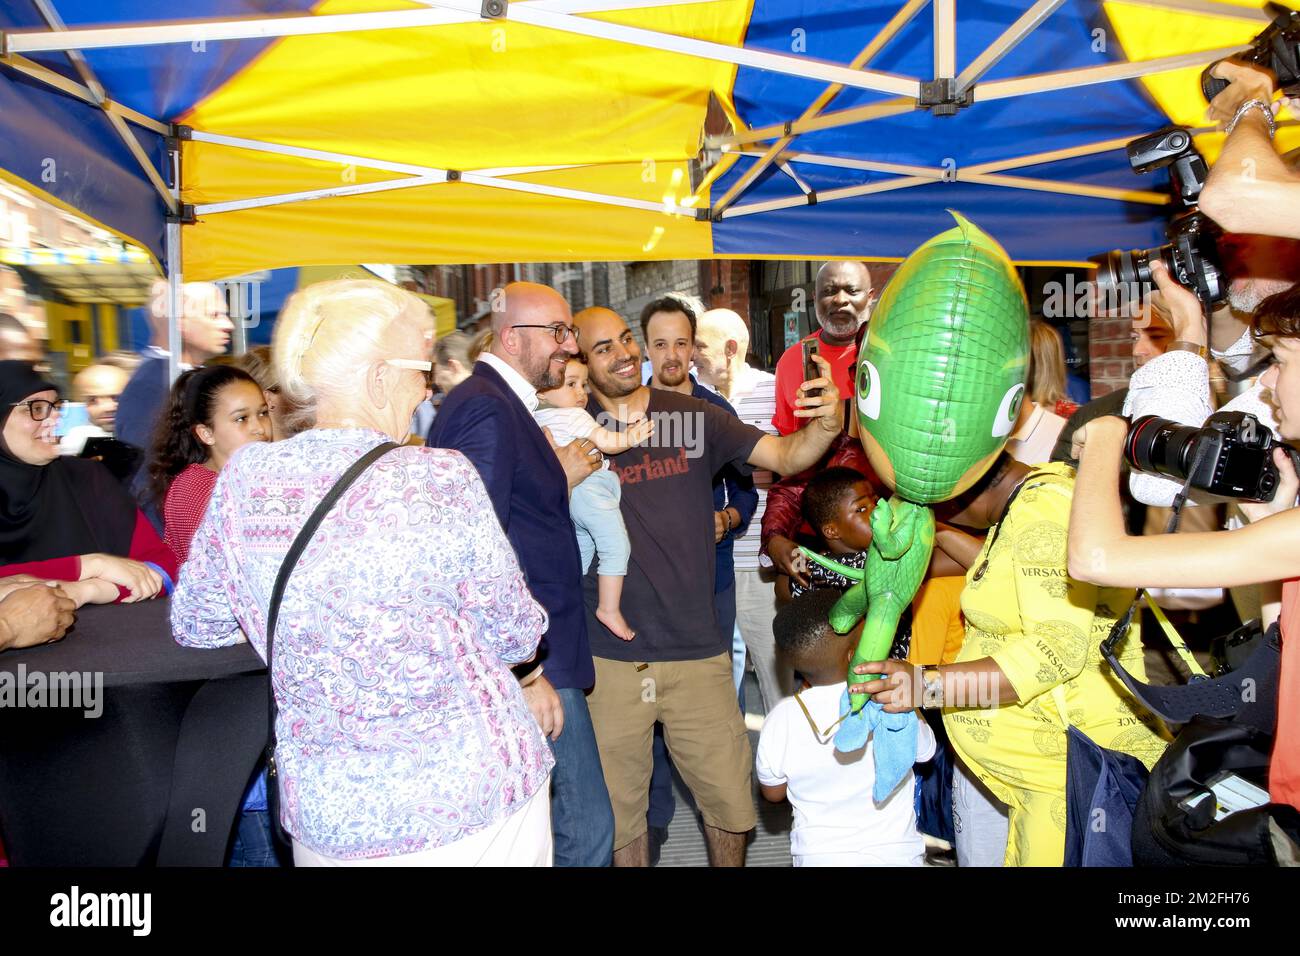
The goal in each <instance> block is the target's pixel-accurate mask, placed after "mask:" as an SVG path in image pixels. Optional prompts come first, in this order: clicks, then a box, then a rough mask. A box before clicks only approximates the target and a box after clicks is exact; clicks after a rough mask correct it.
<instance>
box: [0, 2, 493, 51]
mask: <svg viewBox="0 0 1300 956" xmlns="http://www.w3.org/2000/svg"><path fill="white" fill-rule="evenodd" d="M467 19H468V18H466V17H460V16H455V15H454V14H449V13H447V12H446V11H442V10H396V11H388V12H381V13H337V14H330V15H328V16H319V17H317V16H311V15H307V16H292V17H262V18H256V19H251V20H207V21H205V20H193V21H190V22H188V23H153V24H148V25H144V26H129V27H98V28H83V29H76V30H68V31H66V32H62V33H55V32H52V31H39V32H38V31H30V32H18V31H15V32H11V33H6V34H5V35H4V40H5V49H6V50H7V51H10V52H14V53H51V52H56V51H60V50H103V49H108V48H111V47H123V46H154V45H157V44H161V43H197V42H199V41H203V42H217V41H220V40H255V39H268V38H272V37H284V36H312V35H316V34H322V33H358V32H362V31H366V30H400V29H404V28H409V27H435V26H443V25H445V24H448V23H464V22H467ZM473 19H475V20H477V19H479V18H478V17H477V16H476V17H474V18H473Z"/></svg>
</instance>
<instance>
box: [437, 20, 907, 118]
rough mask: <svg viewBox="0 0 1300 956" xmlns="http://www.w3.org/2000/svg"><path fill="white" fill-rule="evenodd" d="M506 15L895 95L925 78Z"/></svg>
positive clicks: (626, 29)
mask: <svg viewBox="0 0 1300 956" xmlns="http://www.w3.org/2000/svg"><path fill="white" fill-rule="evenodd" d="M420 2H422V3H428V4H432V5H436V6H438V7H441V8H443V9H447V10H458V11H461V12H463V13H469V12H471V11H472V12H474V13H477V12H478V11H479V9H480V8H481V4H480V2H479V0H420ZM507 16H508V20H509V22H512V23H527V24H530V25H532V26H537V27H545V28H547V29H550V30H560V31H562V32H564V33H576V34H578V35H579V36H586V37H594V38H596V39H599V40H612V41H614V42H616V43H627V44H630V45H632V46H640V47H647V48H649V49H652V50H664V51H666V52H669V53H681V54H684V55H686V56H694V57H700V58H701V59H705V60H716V61H719V62H721V63H734V64H736V65H737V66H749V67H754V68H755V69H759V70H768V71H770V72H773V73H784V74H786V75H789V76H797V77H800V78H803V79H814V80H825V81H826V82H827V83H842V84H843V85H845V86H850V87H853V88H854V89H862V90H876V91H878V92H881V93H893V94H895V95H900V96H917V95H918V94H919V93H920V88H921V84H920V81H918V80H916V79H913V78H911V77H905V76H897V75H895V74H892V73H878V72H875V71H874V70H853V69H850V68H849V67H847V66H842V65H840V64H838V63H830V62H827V61H825V60H814V59H812V58H810V57H801V56H791V55H790V54H786V53H771V52H768V51H766V50H751V49H747V48H745V47H734V46H727V45H726V44H724V43H713V42H711V41H708V40H697V39H694V38H693V37H683V36H677V35H675V34H671V33H659V32H657V31H655V30H644V29H641V28H640V27H630V26H624V25H623V24H619V23H608V22H606V21H604V20H590V19H586V18H584V17H575V16H570V15H569V14H563V13H551V12H549V11H547V10H545V9H544V8H541V7H538V6H536V5H534V4H528V3H516V4H511V5H510V10H509V13H508V15H507Z"/></svg>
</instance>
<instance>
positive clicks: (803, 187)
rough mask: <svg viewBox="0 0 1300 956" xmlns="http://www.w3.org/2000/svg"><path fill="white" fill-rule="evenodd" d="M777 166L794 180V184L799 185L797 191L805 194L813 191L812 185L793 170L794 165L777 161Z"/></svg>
mask: <svg viewBox="0 0 1300 956" xmlns="http://www.w3.org/2000/svg"><path fill="white" fill-rule="evenodd" d="M777 168H778V169H779V170H781V172H783V173H785V174H786V175H787V176H789V177H790V178H791V179H793V180H794V184H795V185H796V186H798V187H799V191H800V192H802V193H803V194H804V195H805V196H806V195H808V194H809V193H810V192H812V191H813V189H812V187H811V186H809V185H808V184H807V183H806V182H804V181H803V180H802V179H800V178H799V174H798V173H796V172H795V171H794V167H793V166H791V165H790V164H789V163H778V164H777Z"/></svg>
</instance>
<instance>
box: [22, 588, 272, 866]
mask: <svg viewBox="0 0 1300 956" xmlns="http://www.w3.org/2000/svg"><path fill="white" fill-rule="evenodd" d="M167 613H168V602H167V601H166V600H155V601H144V602H141V603H139V604H124V605H107V606H96V607H85V608H82V609H81V610H80V611H79V612H78V613H77V623H76V625H75V626H74V628H73V629H72V630H71V631H70V632H69V633H68V635H67V636H66V637H65V638H64V639H63V640H62V641H59V642H58V643H56V644H46V645H44V646H41V647H35V648H28V649H25V650H21V651H8V652H5V653H2V654H0V840H3V842H4V845H5V849H6V851H7V853H8V855H9V859H10V862H11V863H12V864H13V865H14V866H140V865H154V864H157V865H160V866H220V865H221V864H222V863H223V862H224V860H225V857H226V852H227V847H228V845H229V842H230V837H231V833H232V827H233V826H234V821H235V818H236V815H237V814H238V812H239V809H240V805H241V803H242V797H243V794H244V792H245V790H246V789H247V786H248V783H249V780H250V778H251V777H252V774H253V770H254V768H255V767H256V765H257V762H258V758H259V757H260V756H261V753H262V750H263V748H264V747H265V743H266V668H265V666H264V665H263V663H262V660H261V658H259V657H258V656H257V653H256V652H255V651H253V649H252V648H251V647H249V646H248V645H247V644H244V643H241V644H239V645H237V646H235V647H226V648H220V649H215V650H195V649H190V648H184V647H180V646H179V645H177V644H176V642H175V641H174V640H173V639H172V636H171V628H170V626H169V624H168V619H167ZM72 672H76V673H80V674H91V675H94V674H99V675H102V682H103V683H102V693H100V694H99V701H98V703H99V706H100V707H102V713H101V714H100V715H99V716H98V717H91V716H88V715H87V713H86V711H85V710H84V709H83V708H85V706H86V705H88V704H93V703H94V701H93V699H89V697H82V698H80V699H77V700H72V701H67V699H66V698H65V703H66V702H71V703H74V704H77V706H75V707H71V706H62V707H60V706H50V704H53V703H54V701H53V700H47V702H46V706H39V707H34V706H23V707H18V706H15V704H16V703H17V701H16V700H7V699H6V697H5V691H6V687H5V683H6V682H7V683H8V684H9V686H10V688H15V689H17V690H18V691H19V692H22V691H23V690H24V688H23V687H21V686H19V685H21V684H23V683H24V681H23V680H20V678H25V684H26V696H25V697H24V702H25V703H36V702H37V701H36V699H35V698H34V697H33V689H32V688H33V686H34V684H35V683H36V682H38V681H40V680H41V679H42V678H43V679H44V680H46V681H47V683H48V682H50V681H51V677H50V675H56V674H57V675H67V674H71V673H72ZM6 675H10V676H6ZM34 675H41V676H39V677H38V676H34ZM93 680H94V678H93V677H92V678H91V679H90V683H91V684H92V685H93ZM50 696H51V697H52V695H50Z"/></svg>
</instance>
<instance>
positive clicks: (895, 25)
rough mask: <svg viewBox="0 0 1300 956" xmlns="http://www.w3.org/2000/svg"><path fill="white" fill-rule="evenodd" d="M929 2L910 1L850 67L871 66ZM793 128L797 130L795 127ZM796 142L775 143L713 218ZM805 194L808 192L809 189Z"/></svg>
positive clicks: (826, 94) (825, 96)
mask: <svg viewBox="0 0 1300 956" xmlns="http://www.w3.org/2000/svg"><path fill="white" fill-rule="evenodd" d="M929 2H930V0H908V2H907V3H906V4H904V5H903V8H902V9H901V10H899V11H898V12H897V13H896V14H894V16H893V17H892V18H891V19H890V21H889V22H888V23H886V24H885V25H884V26H883V27H881V29H880V32H879V33H877V34H876V35H875V36H874V37H873V38H872V39H871V42H870V43H868V44H867V45H866V46H865V47H863V48H862V50H861V52H859V53H858V55H857V56H855V57H854V58H853V62H852V63H850V64H849V66H850V68H852V69H854V70H859V69H862V68H863V67H865V66H866V65H867V64H868V63H870V62H871V59H872V57H874V56H875V55H876V54H877V53H879V52H880V51H881V50H882V49H884V48H885V45H886V44H887V43H889V41H890V40H892V39H893V38H894V37H895V36H896V35H897V34H898V31H900V30H901V29H903V27H905V26H907V24H908V23H910V22H911V21H912V18H913V17H915V16H916V14H917V13H919V12H920V11H921V8H922V7H924V6H925V5H926V4H927V3H929ZM843 89H844V87H843V86H841V85H840V84H839V83H832V84H831V85H830V86H828V87H826V89H824V90H822V91H821V93H820V94H818V96H817V98H816V99H815V100H813V101H812V102H811V103H810V104H809V105H808V108H807V109H805V110H804V111H803V113H802V114H801V115H800V116H799V119H798V120H796V122H802V121H804V120H808V119H811V118H812V117H814V116H816V115H817V114H818V113H820V112H821V111H822V110H823V109H825V108H826V106H827V105H828V104H829V103H830V101H831V100H833V99H834V98H835V97H836V96H837V95H838V94H839V92H840V91H841V90H843ZM791 128H792V129H793V124H792V126H791ZM793 141H794V136H793V135H786V136H782V137H781V138H780V139H779V140H777V141H776V142H775V143H773V144H772V146H771V148H770V149H768V150H767V152H766V153H765V154H764V155H763V157H762V159H760V160H759V161H758V162H757V163H755V164H754V165H753V166H751V167H750V168H749V169H748V170H747V171H746V172H745V174H744V175H743V176H741V177H740V179H738V180H736V182H735V183H733V184H732V186H731V188H730V189H728V190H727V192H726V193H725V194H724V195H723V196H722V198H721V199H719V200H718V201H717V202H715V203H714V204H713V207H712V210H711V212H712V213H713V215H715V216H716V215H717V214H718V213H720V212H722V211H723V210H724V209H726V208H727V207H728V206H730V205H731V204H732V203H733V202H735V200H736V197H737V196H739V195H740V194H741V193H743V192H744V191H745V190H746V189H748V188H749V187H750V185H751V184H752V183H753V182H754V180H756V179H758V177H759V176H760V175H762V173H763V170H765V169H767V167H768V166H769V165H771V164H772V162H773V161H774V160H775V159H776V157H777V156H778V155H779V154H780V152H781V150H783V149H785V148H786V147H787V146H789V145H790V143H792V142H793ZM804 191H805V192H808V191H809V190H804Z"/></svg>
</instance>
